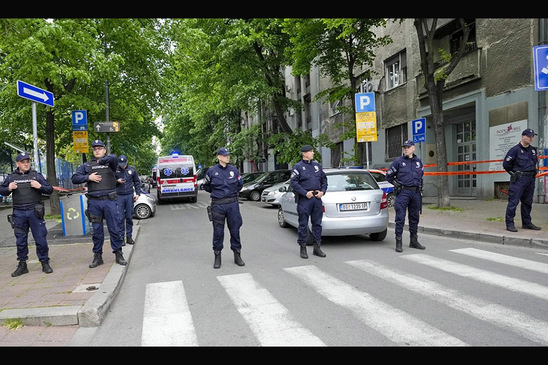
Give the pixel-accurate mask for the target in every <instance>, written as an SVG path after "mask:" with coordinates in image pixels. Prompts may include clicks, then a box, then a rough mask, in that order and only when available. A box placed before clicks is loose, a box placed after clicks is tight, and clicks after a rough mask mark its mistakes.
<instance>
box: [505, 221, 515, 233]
mask: <svg viewBox="0 0 548 365" xmlns="http://www.w3.org/2000/svg"><path fill="white" fill-rule="evenodd" d="M506 230H507V231H510V232H517V231H518V230H517V229H516V226H514V223H508V224H507V225H506Z"/></svg>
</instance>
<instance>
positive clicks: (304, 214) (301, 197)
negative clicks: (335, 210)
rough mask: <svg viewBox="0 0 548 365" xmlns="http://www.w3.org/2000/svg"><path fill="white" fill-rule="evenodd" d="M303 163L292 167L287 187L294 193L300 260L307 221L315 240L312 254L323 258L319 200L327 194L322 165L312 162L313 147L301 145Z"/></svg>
mask: <svg viewBox="0 0 548 365" xmlns="http://www.w3.org/2000/svg"><path fill="white" fill-rule="evenodd" d="M301 153H302V157H303V158H302V160H301V161H299V162H297V163H296V164H295V166H293V170H292V171H291V180H290V182H289V185H290V186H291V189H292V190H293V192H294V193H295V200H298V202H297V214H298V215H299V228H298V229H297V243H298V244H299V246H300V255H301V258H303V259H307V258H308V253H307V252H306V237H307V236H308V219H309V218H310V221H311V223H312V235H313V236H314V243H313V244H314V250H313V252H312V253H313V254H314V255H316V256H319V257H325V256H326V255H325V253H323V251H322V250H321V248H320V245H321V242H322V216H323V207H322V196H324V195H325V192H326V191H327V176H326V175H325V172H324V171H323V168H322V165H320V164H319V163H318V162H317V161H314V147H312V146H311V145H304V146H302V147H301Z"/></svg>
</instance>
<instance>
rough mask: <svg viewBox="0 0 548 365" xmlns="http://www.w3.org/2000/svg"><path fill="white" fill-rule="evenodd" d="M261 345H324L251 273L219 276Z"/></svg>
mask: <svg viewBox="0 0 548 365" xmlns="http://www.w3.org/2000/svg"><path fill="white" fill-rule="evenodd" d="M217 279H218V280H219V282H220V283H221V285H222V286H223V288H224V289H225V290H226V292H227V293H228V295H229V296H230V298H231V299H232V301H233V302H234V304H235V305H236V308H237V309H238V312H240V314H241V315H242V316H243V317H244V319H245V321H246V322H247V324H248V325H249V327H250V328H251V330H252V331H253V333H254V334H255V336H256V337H257V339H258V340H259V342H260V343H261V346H325V344H324V343H323V342H322V340H320V339H319V338H318V337H316V336H315V335H314V334H312V332H310V331H309V330H308V329H306V328H304V327H302V326H301V325H300V324H299V323H298V322H297V321H295V320H294V319H293V318H292V316H291V314H290V313H289V311H288V310H287V309H286V308H285V307H284V306H283V305H282V304H280V303H279V302H278V301H277V300H276V298H274V296H272V294H270V292H269V291H268V290H266V289H265V288H263V287H262V286H261V285H260V284H259V283H258V282H256V281H255V280H254V279H253V277H252V276H251V274H248V273H244V274H236V275H226V276H219V277H217Z"/></svg>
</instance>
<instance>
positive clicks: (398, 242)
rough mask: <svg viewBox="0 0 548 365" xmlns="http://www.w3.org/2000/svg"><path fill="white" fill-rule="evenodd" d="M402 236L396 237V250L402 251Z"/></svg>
mask: <svg viewBox="0 0 548 365" xmlns="http://www.w3.org/2000/svg"><path fill="white" fill-rule="evenodd" d="M402 251H403V250H402V248H401V237H396V252H402Z"/></svg>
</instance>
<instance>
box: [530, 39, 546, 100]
mask: <svg viewBox="0 0 548 365" xmlns="http://www.w3.org/2000/svg"><path fill="white" fill-rule="evenodd" d="M533 61H534V66H535V67H534V68H535V90H537V91H543V90H548V46H536V47H533Z"/></svg>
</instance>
